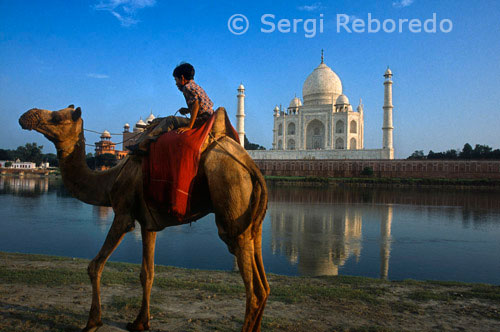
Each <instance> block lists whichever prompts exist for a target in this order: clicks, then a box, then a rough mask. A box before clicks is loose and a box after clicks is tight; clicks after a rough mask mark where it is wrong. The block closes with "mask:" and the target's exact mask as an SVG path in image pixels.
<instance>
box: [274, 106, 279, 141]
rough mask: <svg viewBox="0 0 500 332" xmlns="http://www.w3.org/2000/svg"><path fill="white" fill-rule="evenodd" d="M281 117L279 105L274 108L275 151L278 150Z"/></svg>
mask: <svg viewBox="0 0 500 332" xmlns="http://www.w3.org/2000/svg"><path fill="white" fill-rule="evenodd" d="M279 116H280V109H279V107H278V105H276V107H275V108H274V126H273V150H276V149H277V148H278V129H277V128H278V119H279Z"/></svg>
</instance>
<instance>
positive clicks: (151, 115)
mask: <svg viewBox="0 0 500 332" xmlns="http://www.w3.org/2000/svg"><path fill="white" fill-rule="evenodd" d="M154 119H156V117H155V116H154V115H153V112H151V114H149V116H148V118H147V119H146V123H150V122H153V120H154Z"/></svg>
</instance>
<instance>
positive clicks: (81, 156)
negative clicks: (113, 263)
mask: <svg viewBox="0 0 500 332" xmlns="http://www.w3.org/2000/svg"><path fill="white" fill-rule="evenodd" d="M220 114H223V116H227V115H226V113H225V111H224V112H220ZM19 123H20V125H21V127H22V128H23V129H28V130H32V129H34V130H36V131H38V132H40V133H42V134H43V135H44V136H45V137H46V138H47V139H49V140H50V141H51V142H53V143H54V145H55V146H56V149H57V156H58V158H59V167H60V170H61V174H62V178H63V182H64V185H65V187H66V188H67V189H68V190H69V191H70V192H71V194H72V195H73V196H74V197H76V198H78V199H79V200H81V201H83V202H85V203H88V204H92V205H99V206H111V207H112V208H113V211H114V213H115V217H114V220H113V223H112V225H111V228H110V230H109V232H108V234H107V236H106V240H105V242H104V244H103V246H102V248H101V250H100V251H99V253H98V254H97V256H96V257H95V258H94V259H93V260H92V261H91V262H90V264H89V266H88V274H89V277H90V280H91V283H92V304H91V307H90V313H89V319H88V322H87V325H86V327H85V328H84V329H83V330H82V331H84V332H89V331H96V330H97V329H98V328H99V327H100V326H102V325H103V323H102V320H101V297H100V280H101V273H102V270H103V269H104V265H105V263H106V261H107V260H108V258H109V257H110V255H111V253H112V252H113V251H114V250H115V248H116V247H117V246H118V245H119V244H120V242H121V240H122V239H123V236H124V235H125V234H126V233H127V232H130V231H131V230H133V229H134V225H135V221H137V222H138V223H139V224H140V225H141V233H142V243H143V259H142V269H141V273H140V279H141V284H142V287H143V297H142V306H141V310H140V312H139V314H138V316H137V318H136V320H135V321H134V322H133V323H129V324H128V325H127V329H128V330H129V331H143V330H148V329H149V328H150V314H149V298H150V294H151V287H152V285H153V278H154V250H155V240H156V232H157V231H160V230H161V229H163V228H164V227H168V226H175V225H178V224H179V223H178V221H177V219H176V218H173V217H172V216H169V215H168V213H166V212H165V211H162V209H161V208H157V207H154V206H150V205H149V204H148V203H147V202H146V201H145V200H144V196H143V183H142V169H141V158H140V157H137V156H130V157H126V158H125V159H124V160H122V161H121V162H120V163H119V164H118V165H116V166H115V167H113V168H111V169H109V170H106V171H92V170H90V169H89V168H88V167H87V164H86V162H85V138H84V135H83V120H82V118H81V109H80V107H78V108H76V109H75V108H74V106H73V105H70V106H68V107H67V108H64V109H61V110H59V111H48V110H42V109H36V108H34V109H31V110H29V111H27V112H26V113H24V114H23V115H22V116H21V117H20V119H19ZM216 123H220V121H218V120H217V119H216ZM215 127H216V125H214V128H215ZM214 130H215V129H213V130H212V133H214ZM215 134H217V133H215ZM212 137H215V138H217V139H216V140H214V141H213V142H212V143H211V144H208V146H207V147H206V148H205V150H204V151H203V153H202V155H201V159H200V165H199V169H198V173H197V175H196V177H195V180H194V181H195V182H194V185H193V193H192V196H191V210H192V211H191V212H192V213H191V215H190V219H189V220H188V219H186V220H185V221H194V220H197V219H199V218H201V217H202V216H204V215H206V214H208V213H214V214H215V222H216V224H217V228H218V233H219V237H220V238H221V239H222V240H223V241H224V242H225V243H226V245H227V246H228V249H229V251H230V252H231V253H232V254H233V255H235V256H236V259H237V262H238V267H239V270H240V273H241V276H242V278H243V282H244V283H245V289H246V310H245V320H244V323H243V328H242V331H244V332H250V331H260V325H261V320H262V314H263V311H264V307H265V304H266V301H267V298H268V296H269V284H268V283H267V280H266V275H265V271H264V265H263V262H262V253H261V247H262V245H261V244H262V221H263V219H264V215H265V213H266V208H267V188H266V184H265V181H264V179H263V177H262V175H261V173H260V171H259V169H258V168H257V166H256V165H255V163H254V162H253V161H252V159H251V158H250V156H249V155H248V153H246V151H245V150H244V149H243V148H242V147H241V146H240V145H239V144H238V143H237V142H235V141H234V140H233V139H231V138H229V137H225V136H224V135H220V132H219V135H218V137H217V135H215V136H214V135H212Z"/></svg>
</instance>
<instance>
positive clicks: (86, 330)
mask: <svg viewBox="0 0 500 332" xmlns="http://www.w3.org/2000/svg"><path fill="white" fill-rule="evenodd" d="M103 325H104V324H103V323H102V322H99V323H96V324H95V325H94V326H89V325H88V324H87V326H85V328H84V329H83V330H82V332H95V331H97V330H98V329H99V328H100V327H101V326H103Z"/></svg>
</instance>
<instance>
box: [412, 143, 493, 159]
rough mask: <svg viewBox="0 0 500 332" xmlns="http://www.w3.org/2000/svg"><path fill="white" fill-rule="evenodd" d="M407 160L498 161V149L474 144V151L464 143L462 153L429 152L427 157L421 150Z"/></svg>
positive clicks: (450, 151) (453, 150)
mask: <svg viewBox="0 0 500 332" xmlns="http://www.w3.org/2000/svg"><path fill="white" fill-rule="evenodd" d="M408 159H414V160H419V159H429V160H464V159H465V160H467V159H473V160H481V159H489V160H491V159H494V160H500V149H496V150H493V148H491V147H490V146H488V145H481V144H476V146H475V147H474V149H473V148H472V146H471V145H470V144H469V143H466V144H465V145H464V147H463V149H462V151H459V150H455V149H451V150H447V151H445V152H434V151H432V150H430V151H429V153H428V154H427V155H425V154H424V151H423V150H417V151H415V152H413V153H412V154H411V156H409V157H408Z"/></svg>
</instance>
